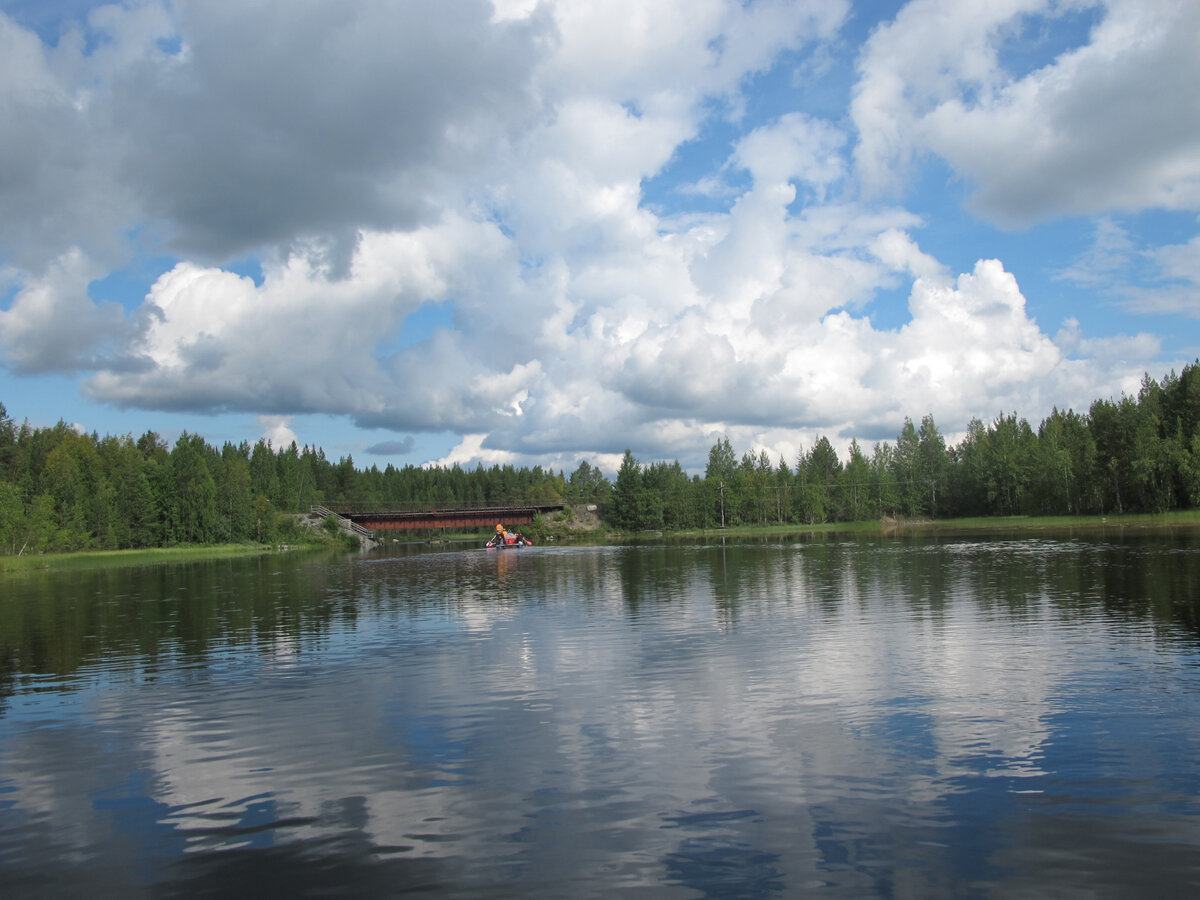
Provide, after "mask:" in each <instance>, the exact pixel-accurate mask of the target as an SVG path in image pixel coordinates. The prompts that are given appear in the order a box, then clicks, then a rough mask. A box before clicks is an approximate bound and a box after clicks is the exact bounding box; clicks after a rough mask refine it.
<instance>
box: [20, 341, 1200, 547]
mask: <svg viewBox="0 0 1200 900" xmlns="http://www.w3.org/2000/svg"><path fill="white" fill-rule="evenodd" d="M559 499H565V500H567V501H569V502H571V503H595V504H597V505H598V506H599V507H600V508H601V511H602V513H603V514H605V515H606V517H607V519H608V520H609V522H610V524H612V525H613V526H615V527H618V528H621V529H626V530H630V531H636V530H647V529H660V528H661V529H685V528H711V527H717V526H720V525H737V524H768V523H777V522H790V523H795V524H802V523H815V522H828V521H846V520H862V519H874V518H878V517H881V516H910V517H944V516H986V515H1014V514H1028V515H1054V514H1107V513H1128V512H1154V511H1161V510H1171V509H1182V508H1187V507H1196V506H1200V363H1198V364H1193V365H1189V366H1186V367H1184V369H1183V371H1182V372H1180V373H1178V374H1176V373H1175V372H1171V373H1170V374H1168V375H1167V376H1166V377H1165V378H1163V379H1162V381H1160V382H1156V381H1154V380H1153V379H1151V378H1149V377H1146V378H1145V379H1144V380H1143V382H1142V385H1141V388H1140V390H1139V391H1138V393H1137V394H1136V396H1122V397H1120V398H1118V399H1099V400H1096V401H1095V402H1094V403H1092V405H1091V406H1090V407H1089V409H1088V410H1087V412H1086V413H1079V412H1075V411H1074V410H1065V411H1064V410H1059V409H1055V410H1054V411H1053V412H1051V414H1050V415H1049V416H1047V417H1046V418H1045V419H1044V420H1043V421H1042V422H1041V424H1040V425H1039V426H1038V428H1037V429H1036V430H1035V429H1034V428H1032V427H1031V425H1030V424H1029V423H1028V422H1027V421H1026V420H1025V419H1023V418H1021V417H1020V416H1018V415H1017V413H1016V412H1011V413H1002V414H1001V415H999V416H997V417H996V418H994V419H993V420H992V421H991V422H990V423H989V424H986V425H985V424H984V422H982V421H981V420H980V419H978V418H976V419H973V420H972V421H971V422H970V424H969V425H968V427H967V431H966V434H965V435H964V436H963V438H962V439H961V440H960V441H959V442H958V443H957V444H955V445H953V446H948V445H947V443H946V441H945V439H944V438H943V436H942V434H941V432H940V431H939V429H938V427H937V425H936V424H935V423H934V420H933V417H932V416H930V415H926V416H924V417H923V418H921V420H920V424H919V426H918V425H915V424H914V422H913V420H912V419H907V418H906V419H905V420H904V422H903V425H902V426H901V428H900V432H899V434H898V435H897V437H896V439H895V441H893V442H887V441H883V442H879V443H876V444H874V446H873V447H872V448H871V449H870V450H869V451H868V450H867V449H865V448H864V447H862V446H861V445H860V444H859V443H858V441H857V440H853V439H852V440H851V441H850V444H849V448H848V453H847V457H846V459H845V460H844V461H843V460H842V459H841V458H840V457H839V455H838V453H837V451H836V449H835V448H834V446H833V444H832V443H831V441H830V440H829V439H828V438H826V437H824V436H818V437H817V439H816V440H815V441H814V443H813V445H812V448H811V449H810V450H809V451H807V452H805V453H801V454H799V456H798V457H797V459H796V465H795V470H794V471H793V470H792V469H790V468H789V467H788V465H787V462H786V461H785V460H782V459H781V460H779V461H778V463H773V462H772V460H771V459H770V457H769V456H768V454H767V453H766V452H765V451H762V450H758V451H757V452H755V451H747V452H745V453H744V455H743V456H742V457H741V458H740V459H739V457H738V456H737V454H736V452H735V450H734V447H733V444H732V442H731V441H730V439H729V437H728V436H722V437H720V438H719V439H717V441H716V442H715V443H714V445H713V446H712V448H711V449H710V451H709V454H708V461H707V465H706V467H705V470H704V474H703V475H702V476H701V475H694V476H691V477H689V475H688V473H687V472H686V471H685V470H684V469H683V467H682V466H681V465H680V464H679V462H678V461H676V462H673V463H667V462H652V463H649V464H647V465H642V464H641V463H639V462H638V461H637V459H636V458H635V457H634V455H633V452H632V451H631V450H627V451H626V452H625V455H624V457H623V459H622V463H621V467H620V470H619V471H618V472H617V475H616V480H615V482H610V481H609V479H608V478H607V477H606V476H605V474H604V473H603V472H602V471H600V469H599V468H597V467H595V466H593V465H591V464H590V463H589V462H587V461H583V462H581V463H580V464H579V467H578V468H577V469H576V470H575V471H574V472H573V473H571V475H570V477H569V478H567V477H565V476H564V475H563V474H562V473H561V472H559V473H557V474H556V473H554V472H552V471H548V470H544V469H542V468H541V467H540V466H534V467H533V468H519V469H518V468H516V467H514V466H511V465H504V466H499V465H494V466H491V467H490V468H484V467H483V466H477V467H476V468H475V469H474V470H472V471H465V470H464V469H462V468H461V467H460V466H457V465H455V466H451V467H450V468H440V467H436V466H431V467H423V466H411V465H406V466H403V467H396V466H392V465H388V466H386V467H385V468H384V469H382V470H380V469H379V468H377V467H375V466H372V467H371V468H369V469H367V470H366V471H359V470H358V469H356V468H355V465H354V460H353V458H352V457H349V456H346V457H344V458H341V459H339V460H338V461H337V462H336V463H334V462H331V461H330V460H328V459H327V458H326V456H325V453H324V451H322V450H321V449H319V448H314V447H307V446H306V447H300V446H298V445H297V444H296V443H294V442H293V443H291V444H289V445H288V446H287V447H284V448H279V449H276V448H274V447H272V446H271V445H270V443H268V442H267V441H258V442H257V443H255V444H254V445H253V446H251V445H249V444H241V445H238V446H235V445H233V444H228V443H227V444H225V446H223V447H222V448H221V449H219V450H218V449H216V448H214V447H211V446H209V445H207V444H206V443H205V442H204V440H203V439H202V438H200V437H199V436H198V435H192V434H188V433H184V434H182V435H180V437H179V439H178V440H177V441H176V442H175V445H174V447H171V446H168V444H167V443H166V442H165V441H163V440H162V438H161V437H159V435H157V434H156V433H154V432H152V431H148V432H146V433H145V434H143V435H142V436H141V437H139V438H137V440H136V441H135V440H134V439H132V438H131V437H128V436H124V437H103V438H101V437H100V436H99V435H89V434H81V433H78V432H77V431H76V430H75V429H73V428H71V427H70V426H69V425H67V424H66V423H64V422H61V421H60V422H59V423H57V424H56V425H54V426H52V427H49V428H33V427H31V426H29V424H28V423H25V424H21V425H18V424H17V423H15V422H14V421H13V420H12V419H11V418H10V417H9V415H8V412H7V409H6V408H5V407H4V406H3V404H0V553H4V554H21V553H43V552H51V551H62V550H71V549H84V548H108V547H117V548H124V547H149V546H161V545H169V544H173V543H180V542H197V543H211V542H216V541H247V540H255V541H272V540H276V539H290V538H289V537H288V535H289V534H290V532H289V530H288V529H289V528H290V527H292V526H289V525H287V524H286V523H287V520H286V519H284V518H281V514H286V513H300V512H307V511H308V510H309V509H310V507H311V506H312V505H313V504H315V503H356V504H363V503H370V504H379V505H381V506H386V507H388V508H392V509H404V508H411V507H413V506H417V507H423V508H428V507H438V506H443V507H450V506H477V507H480V506H490V505H505V504H510V503H519V502H552V501H556V500H559Z"/></svg>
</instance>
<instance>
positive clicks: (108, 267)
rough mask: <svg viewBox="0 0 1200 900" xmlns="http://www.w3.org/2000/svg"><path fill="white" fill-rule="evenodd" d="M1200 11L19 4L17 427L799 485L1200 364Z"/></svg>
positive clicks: (947, 1)
mask: <svg viewBox="0 0 1200 900" xmlns="http://www.w3.org/2000/svg"><path fill="white" fill-rule="evenodd" d="M1197 85H1200V3H1197V2H1195V0H1100V2H1089V0H910V2H907V3H904V2H888V0H876V2H850V0H844V2H843V0H791V2H779V0H743V2H738V0H629V2H626V0H591V2H587V0H542V2H530V0H494V2H487V0H442V2H438V3H429V2H425V0H391V2H384V0H381V2H374V3H363V4H353V3H345V2H343V0H236V2H233V0H229V2H226V0H128V2H124V3H118V4H97V3H91V2H86V0H59V2H54V0H0V402H2V403H3V404H4V405H5V407H6V408H7V411H8V414H9V416H10V417H12V418H13V419H15V420H17V421H18V422H21V421H28V422H29V423H30V424H31V425H33V426H38V427H40V426H48V425H53V424H54V423H55V422H57V421H59V420H60V419H61V420H64V421H66V422H68V423H71V424H73V425H75V426H77V427H79V428H81V429H83V430H86V431H89V432H92V431H95V432H98V433H100V434H102V435H104V434H117V435H120V434H130V435H132V436H134V437H137V436H138V435H140V434H142V433H143V432H145V431H146V430H154V431H156V432H158V433H159V434H160V435H161V436H163V437H164V438H165V439H167V440H168V441H172V440H173V439H174V438H175V437H177V436H178V434H179V433H180V432H181V431H183V430H187V431H189V432H191V433H197V434H201V435H203V436H204V437H205V439H206V440H208V441H209V442H210V443H212V444H214V445H216V446H220V445H222V444H224V443H225V442H226V441H232V442H234V443H241V442H243V441H249V442H251V443H253V442H255V441H257V440H259V439H260V438H264V437H265V438H267V439H268V440H270V441H271V442H272V445H273V446H275V447H277V448H278V447H281V446H286V445H287V444H288V443H290V442H291V441H292V440H295V441H296V442H297V443H298V444H300V445H302V446H304V445H310V446H315V447H320V448H322V449H323V450H324V452H325V454H326V456H327V457H329V458H330V459H333V460H337V459H341V458H344V457H347V456H349V457H352V458H353V460H354V463H355V465H356V466H357V467H359V468H366V467H369V466H371V465H378V466H379V467H380V468H383V467H385V466H387V465H388V464H391V465H394V466H397V467H400V466H404V465H410V464H411V465H423V464H430V463H433V464H439V465H450V464H453V463H459V464H462V465H464V466H467V467H471V468H473V467H474V466H476V465H478V464H483V465H485V466H491V465H493V464H497V463H498V464H508V463H511V464H514V465H517V466H533V465H541V466H543V467H548V468H551V469H554V470H556V471H557V470H559V469H562V470H564V471H565V472H567V473H570V472H571V471H573V470H574V469H575V468H576V466H577V465H578V463H579V462H580V461H581V460H584V459H586V460H589V461H590V462H591V463H592V464H593V465H599V466H600V467H601V468H603V469H605V470H606V471H608V472H610V473H612V472H615V470H616V468H617V466H618V465H619V462H620V459H621V456H622V454H623V452H624V450H625V449H626V448H628V449H630V450H632V451H633V453H634V455H635V456H636V457H637V458H638V459H639V460H640V461H641V462H643V463H648V462H651V461H657V460H667V461H671V460H679V461H680V462H681V463H682V464H683V465H684V466H685V467H686V468H688V469H690V470H692V471H702V470H703V467H704V464H705V461H706V459H707V456H708V451H709V449H710V448H711V447H712V446H713V444H714V443H715V442H716V441H717V440H719V439H721V438H722V437H728V438H729V439H730V441H731V443H732V445H733V447H734V449H735V451H737V452H738V453H739V454H741V453H745V452H752V453H754V454H756V455H757V454H758V453H759V452H760V451H762V450H766V451H767V452H768V453H769V454H770V455H771V457H772V458H775V459H778V458H782V459H784V460H785V461H786V462H787V463H788V464H789V465H793V466H794V464H795V461H796V459H797V457H798V455H799V454H800V453H802V452H805V451H806V450H807V449H811V447H812V445H813V443H814V442H815V441H816V439H817V438H818V437H820V436H826V437H828V438H829V439H830V440H831V441H832V442H833V443H834V445H835V446H836V447H838V448H840V449H842V450H843V451H844V449H845V447H846V446H847V445H848V444H849V442H850V441H851V439H857V440H858V442H859V443H860V444H861V445H863V446H864V447H867V448H869V447H871V446H872V445H873V444H874V443H875V442H877V441H894V440H895V438H896V435H897V434H898V433H899V431H900V428H901V427H902V425H903V422H904V419H905V418H906V417H908V418H911V419H913V420H914V421H919V420H920V419H921V418H922V417H923V416H925V415H932V416H933V418H934V421H935V422H936V424H937V425H938V427H939V430H940V431H941V432H942V434H943V435H945V436H946V438H947V440H948V441H950V442H954V441H955V440H956V439H958V438H959V437H961V435H962V434H963V433H964V432H965V430H966V428H967V424H968V423H969V422H970V421H971V420H972V419H973V418H978V419H980V420H982V421H984V422H985V423H986V422H989V421H991V420H992V419H994V418H995V417H996V416H998V415H1002V414H1008V413H1011V412H1016V413H1017V414H1018V415H1020V416H1022V417H1024V418H1026V419H1028V420H1029V421H1030V422H1031V424H1033V426H1034V427H1035V428H1036V427H1037V424H1038V423H1039V422H1040V421H1041V420H1042V418H1043V417H1045V416H1046V415H1047V414H1049V412H1050V411H1051V409H1052V408H1054V407H1056V406H1057V407H1058V408H1060V409H1063V408H1074V409H1077V410H1080V411H1084V410H1086V408H1087V407H1088V406H1089V405H1090V403H1091V402H1092V401H1093V400H1096V399H1100V398H1118V397H1120V396H1121V395H1122V394H1123V393H1136V391H1137V389H1138V386H1139V384H1140V383H1141V381H1142V379H1143V377H1144V376H1145V375H1147V374H1148V375H1150V377H1152V378H1155V379H1161V378H1163V377H1164V376H1166V375H1167V373H1169V372H1170V371H1172V370H1175V371H1179V370H1180V369H1182V367H1183V366H1184V365H1187V364H1189V363H1193V362H1195V361H1196V359H1197V358H1198V357H1200V221H1198V217H1200V91H1197V89H1196V86H1197Z"/></svg>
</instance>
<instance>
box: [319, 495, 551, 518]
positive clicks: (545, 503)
mask: <svg viewBox="0 0 1200 900" xmlns="http://www.w3.org/2000/svg"><path fill="white" fill-rule="evenodd" d="M566 505H567V502H566V501H565V500H528V499H522V500H502V501H501V500H497V501H495V502H492V503H482V504H481V503H460V502H455V503H438V502H430V501H428V500H423V501H415V500H414V501H408V502H405V503H355V502H353V501H329V502H326V503H324V504H323V505H322V506H321V507H320V508H321V509H324V510H327V511H328V512H329V513H330V514H333V515H339V516H340V515H345V514H346V513H388V512H394V513H419V512H433V511H436V512H477V511H484V510H490V509H564V508H566ZM316 509H317V507H313V510H314V511H315V510H316Z"/></svg>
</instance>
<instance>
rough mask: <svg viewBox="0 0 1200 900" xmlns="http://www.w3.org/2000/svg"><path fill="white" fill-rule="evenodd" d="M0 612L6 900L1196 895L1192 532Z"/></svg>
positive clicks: (460, 560)
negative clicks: (36, 899) (85, 899)
mask: <svg viewBox="0 0 1200 900" xmlns="http://www.w3.org/2000/svg"><path fill="white" fill-rule="evenodd" d="M0 590H3V595H2V596H0V885H3V888H2V891H3V896H4V897H6V898H9V900H12V898H24V897H51V898H58V897H76V896H78V897H89V898H93V897H123V898H124V897H176V896H178V897H185V896H186V897H206V896H212V897H236V896H253V897H309V896H313V897H315V896H321V897H329V896H334V897H339V896H341V897H368V896H369V897H391V896H406V895H408V894H418V893H419V894H422V895H424V896H433V897H442V896H445V897H468V898H471V897H479V898H492V897H614V896H626V897H654V898H699V897H715V898H723V897H809V896H812V897H846V898H849V897H854V898H859V897H914V898H916V897H921V898H924V897H1022V896H1039V897H1040V896H1056V897H1075V896H1079V897H1085V896H1086V897H1146V896H1185V895H1186V896H1195V895H1196V892H1197V890H1200V537H1198V535H1197V534H1196V532H1187V531H1181V532H1165V531H1163V532H1147V533H1126V534H1122V533H1116V532H1113V533H1103V534H1096V535H1065V534H1064V535H1060V536H1042V537H1036V538H1029V537H1025V538H1020V537H1014V538H1013V539H1010V540H1007V539H996V538H995V537H988V538H979V537H969V536H962V537H950V536H945V535H941V536H937V537H932V536H923V537H908V538H902V537H890V538H889V537H880V536H871V537H856V538H850V539H847V538H844V537H825V538H817V537H805V538H789V539H772V540H769V541H752V540H749V539H744V540H737V539H732V538H730V539H726V540H724V541H721V540H719V539H718V540H715V541H707V542H697V541H692V542H662V543H651V544H641V545H637V546H599V547H535V548H528V549H524V550H508V551H503V552H500V553H496V552H484V551H480V550H477V549H474V548H470V549H464V545H461V544H460V545H447V546H444V547H436V548H435V547H412V546H408V547H400V548H397V549H395V550H393V551H390V552H386V553H384V552H376V553H372V554H367V555H362V556H344V557H334V558H330V557H324V556H313V555H304V554H279V555H272V556H269V557H264V558H258V559H253V558H252V559H240V560H222V561H212V562H204V563H194V564H187V565H177V566H164V567H158V568H144V569H126V570H118V571H97V572H86V573H59V574H53V573H41V574H33V575H29V576H20V577H11V578H7V579H6V580H4V581H2V582H0Z"/></svg>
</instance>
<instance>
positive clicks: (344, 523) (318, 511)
mask: <svg viewBox="0 0 1200 900" xmlns="http://www.w3.org/2000/svg"><path fill="white" fill-rule="evenodd" d="M311 510H312V513H313V515H315V516H320V517H321V518H322V519H327V518H329V517H330V516H334V517H335V518H337V520H338V524H339V525H341V527H342V528H345V529H346V530H347V531H352V532H354V533H355V534H358V535H361V536H362V537H365V538H371V539H372V540H374V538H375V532H374V531H373V530H372V529H370V528H364V527H363V526H362V525H359V524H358V523H357V522H355V521H353V520H351V519H347V518H346V517H345V516H343V515H342V514H341V513H339V512H336V511H335V510H332V509H330V508H329V507H327V506H319V505H318V506H313V507H311Z"/></svg>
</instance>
